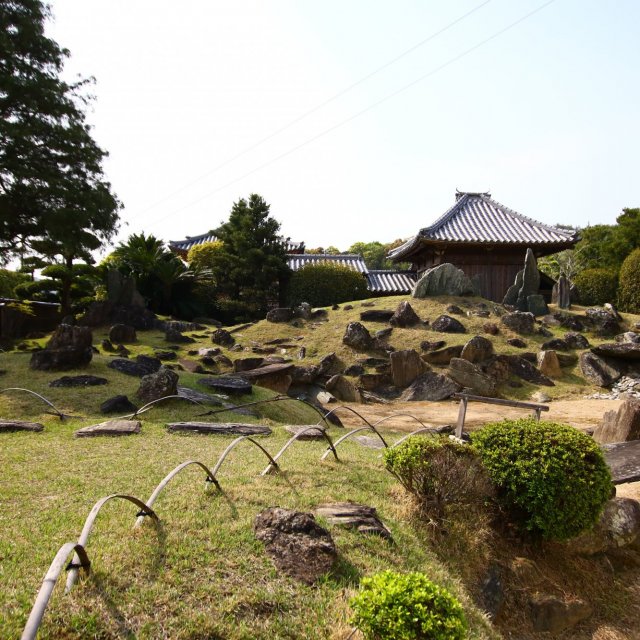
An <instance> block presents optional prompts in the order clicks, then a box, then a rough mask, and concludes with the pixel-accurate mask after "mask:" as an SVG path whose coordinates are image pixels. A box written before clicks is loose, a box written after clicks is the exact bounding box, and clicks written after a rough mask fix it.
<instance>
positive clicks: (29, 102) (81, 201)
mask: <svg viewBox="0 0 640 640" xmlns="http://www.w3.org/2000/svg"><path fill="white" fill-rule="evenodd" d="M49 17H50V11H49V8H48V6H46V5H44V4H43V3H42V2H41V0H19V1H18V0H0V25H2V28H1V29H0V78H1V81H0V82H1V84H0V114H1V116H2V117H1V118H0V249H2V253H1V256H2V260H4V261H7V260H9V259H10V258H12V257H15V256H20V257H25V256H28V255H29V254H30V253H36V254H39V255H42V256H44V257H45V259H46V262H48V263H49V264H60V265H63V266H64V267H65V268H66V269H67V270H68V271H70V270H71V269H72V265H73V263H74V261H75V260H77V259H85V260H86V259H87V254H89V253H90V252H91V251H93V250H94V249H96V248H98V247H99V246H100V245H101V244H102V243H103V242H105V241H107V240H109V239H110V238H111V237H113V234H114V233H115V231H116V230H117V225H118V220H119V214H118V211H119V209H120V203H119V202H118V200H117V198H116V197H115V196H114V195H113V194H112V193H111V186H110V185H109V183H108V182H106V181H105V180H104V176H103V170H102V161H103V160H104V158H105V156H106V153H105V152H104V151H103V150H102V149H101V148H100V147H99V146H98V145H97V144H96V143H95V141H94V140H93V138H92V137H91V132H90V127H89V125H88V124H87V122H86V118H85V113H84V109H85V108H86V106H87V105H88V104H89V102H90V97H88V96H87V95H86V92H85V89H86V87H87V85H88V84H89V83H90V82H91V80H80V81H78V82H76V83H74V84H69V83H67V82H65V81H63V80H62V79H61V78H60V74H61V72H62V69H63V66H64V61H65V59H66V58H67V57H68V55H69V52H68V51H67V50H66V49H62V48H61V47H60V46H59V45H58V44H57V43H56V42H55V41H54V40H52V39H50V38H48V37H46V36H45V34H44V26H45V22H46V20H47V19H48V18H49Z"/></svg>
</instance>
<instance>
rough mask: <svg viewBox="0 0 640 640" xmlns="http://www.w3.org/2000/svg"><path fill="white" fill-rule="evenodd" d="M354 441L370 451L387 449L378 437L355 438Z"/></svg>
mask: <svg viewBox="0 0 640 640" xmlns="http://www.w3.org/2000/svg"><path fill="white" fill-rule="evenodd" d="M353 439H354V440H355V441H356V442H357V443H358V444H361V445H362V446H363V447H368V448H369V449H384V448H385V446H384V445H383V444H382V440H380V438H378V436H355V437H354V438H353Z"/></svg>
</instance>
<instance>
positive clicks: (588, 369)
mask: <svg viewBox="0 0 640 640" xmlns="http://www.w3.org/2000/svg"><path fill="white" fill-rule="evenodd" d="M580 371H582V375H584V377H585V378H587V380H589V381H590V382H593V383H594V384H597V385H598V386H599V387H609V386H611V385H612V384H613V383H614V382H615V381H616V380H618V379H619V378H620V377H622V374H623V373H624V367H621V366H620V365H619V364H618V363H616V362H615V361H613V360H610V359H605V358H601V357H600V356H597V355H596V354H595V353H591V352H590V351H585V352H584V353H581V354H580Z"/></svg>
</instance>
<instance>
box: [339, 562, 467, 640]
mask: <svg viewBox="0 0 640 640" xmlns="http://www.w3.org/2000/svg"><path fill="white" fill-rule="evenodd" d="M349 604H350V605H351V608H352V609H353V611H354V616H353V618H352V620H351V622H352V623H353V624H355V625H356V627H358V629H360V631H361V632H362V633H363V635H364V637H365V638H372V639H375V640H382V639H387V638H388V639H393V640H417V639H424V640H461V639H462V638H464V637H465V636H466V629H467V622H466V619H465V616H464V612H463V610H462V606H461V605H460V603H459V602H458V600H457V599H456V598H454V597H453V596H452V595H451V594H450V593H449V591H447V590H446V589H445V588H443V587H439V586H437V585H436V584H434V583H433V582H431V581H430V580H429V579H428V578H427V577H426V576H425V575H424V574H422V573H406V574H402V573H395V572H393V571H383V572H382V573H377V574H375V575H374V576H371V577H370V578H363V579H362V581H361V589H360V592H359V593H358V595H356V596H354V597H353V598H352V599H351V601H350V603H349Z"/></svg>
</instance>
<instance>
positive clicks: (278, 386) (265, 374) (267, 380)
mask: <svg viewBox="0 0 640 640" xmlns="http://www.w3.org/2000/svg"><path fill="white" fill-rule="evenodd" d="M293 366H294V365H293V364H291V363H288V362H287V363H276V364H267V365H265V366H263V367H258V368H257V369H251V370H249V371H243V372H242V373H241V374H240V376H241V377H242V378H244V379H245V380H248V381H249V382H251V383H253V384H256V385H258V386H259V387H264V388H265V389H271V390H272V391H275V392H277V393H287V391H289V387H290V386H291V383H292V382H293V378H292V377H291V375H289V371H291V369H293Z"/></svg>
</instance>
